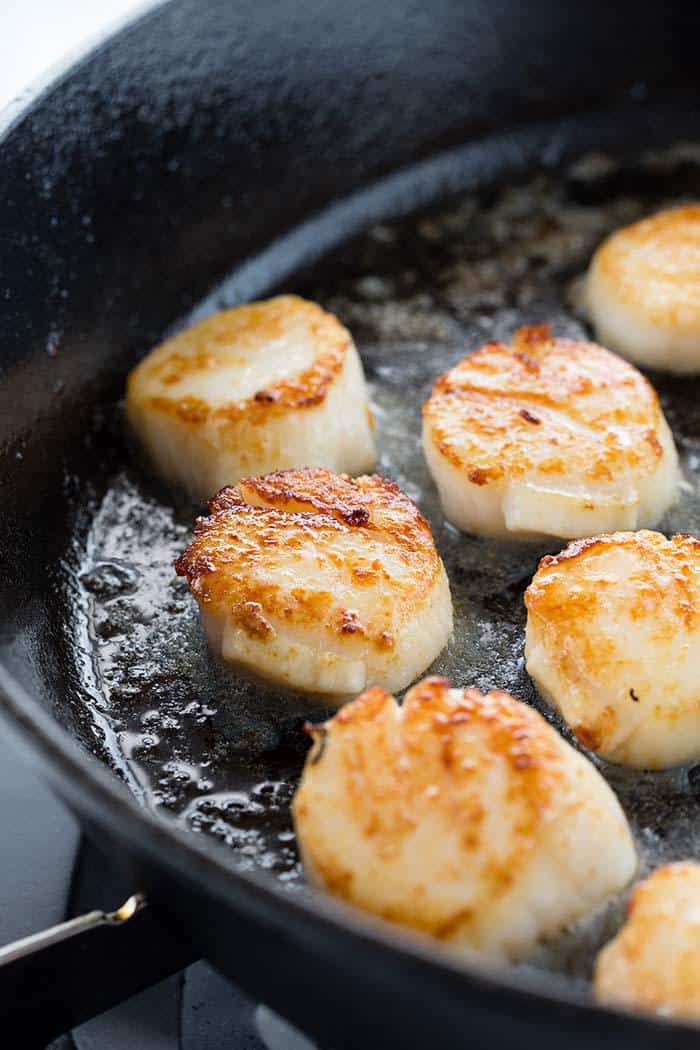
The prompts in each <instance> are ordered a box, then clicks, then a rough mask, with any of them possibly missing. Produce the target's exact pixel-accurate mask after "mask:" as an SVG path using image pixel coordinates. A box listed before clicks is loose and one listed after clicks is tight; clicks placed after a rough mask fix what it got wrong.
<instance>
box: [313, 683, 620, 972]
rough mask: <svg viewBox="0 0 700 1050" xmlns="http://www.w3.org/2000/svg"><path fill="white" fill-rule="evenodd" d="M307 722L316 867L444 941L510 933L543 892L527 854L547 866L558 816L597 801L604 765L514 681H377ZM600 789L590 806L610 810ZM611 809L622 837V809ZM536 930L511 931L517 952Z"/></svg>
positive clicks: (495, 938) (487, 940)
mask: <svg viewBox="0 0 700 1050" xmlns="http://www.w3.org/2000/svg"><path fill="white" fill-rule="evenodd" d="M311 733H312V736H313V738H314V747H313V748H312V751H311V753H310V755H309V758H308V761H307V765H306V768H305V770H304V775H303V777H302V781H301V784H300V787H299V790H298V792H297V795H296V797H295V800H294V805H293V812H294V818H295V824H296V828H297V835H298V838H299V841H300V845H301V847H302V853H303V857H304V862H305V864H306V865H307V867H308V869H309V871H310V873H311V874H312V876H313V878H314V879H315V880H316V881H318V882H320V883H321V884H322V885H323V886H325V887H326V888H327V889H329V890H330V891H331V892H333V893H335V894H337V895H339V896H341V897H343V898H345V899H346V900H348V901H350V902H351V903H353V904H356V905H359V906H360V907H363V908H366V909H367V910H369V911H372V912H374V913H375V914H378V915H380V916H381V917H382V918H385V919H388V920H390V921H392V922H397V923H400V924H403V925H406V926H410V927H413V928H414V929H418V930H420V931H422V932H424V933H427V934H429V935H431V936H433V937H435V938H437V939H439V940H442V941H445V942H455V941H456V942H458V943H461V944H465V943H467V944H470V943H471V944H473V945H474V946H486V945H490V946H491V948H492V949H493V948H494V947H495V948H500V947H502V946H505V945H508V944H509V932H508V928H507V927H508V919H507V916H511V915H515V916H516V918H517V921H518V922H519V921H520V916H518V915H517V907H518V904H517V903H516V902H519V903H520V905H521V906H522V908H523V909H524V910H525V913H526V914H529V910H528V909H529V900H530V898H529V894H531V893H532V892H533V889H534V890H535V892H537V890H536V888H535V887H536V883H537V878H536V877H535V876H534V875H533V874H532V872H533V871H534V870H535V869H533V868H531V867H530V865H531V864H533V865H537V864H542V865H543V867H542V869H541V870H542V871H543V872H544V871H546V870H547V868H546V865H547V861H548V860H549V859H550V858H549V855H548V850H549V849H550V848H552V850H553V852H554V853H556V850H557V849H559V848H560V847H559V846H558V845H557V846H556V847H554V846H553V842H554V839H550V838H549V836H550V834H551V833H552V830H553V828H554V827H555V826H557V825H558V822H559V821H562V822H563V823H564V825H565V826H569V825H570V823H571V822H576V821H578V820H579V819H581V818H582V814H584V813H585V812H586V807H587V806H588V805H589V798H588V792H589V790H590V789H591V781H592V780H593V779H594V778H595V777H596V774H595V773H594V772H593V771H592V770H589V769H587V768H585V767H584V766H583V765H582V763H583V760H582V759H581V758H580V756H578V755H575V754H574V753H573V752H572V751H571V749H570V748H568V745H566V744H564V742H563V741H562V740H561V739H560V738H559V737H558V735H557V734H556V732H555V731H554V730H553V729H552V728H551V726H549V725H547V723H546V722H545V720H544V719H543V718H542V717H541V715H539V714H538V713H537V712H536V711H535V710H534V709H533V708H531V707H528V706H527V705H525V704H522V703H520V702H519V701H517V700H515V699H514V698H513V697H512V696H510V695H509V694H508V693H505V692H502V691H501V690H492V691H490V692H489V693H487V694H485V695H484V694H482V693H481V692H479V690H477V689H465V690H457V689H451V688H450V685H449V682H447V681H446V680H445V679H444V678H438V677H431V678H426V679H424V680H423V681H421V682H419V683H418V684H417V685H415V686H414V687H413V688H412V689H410V690H409V692H408V693H407V695H406V698H405V700H404V703H403V705H402V707H399V706H398V705H397V703H396V701H395V699H394V697H393V696H391V695H390V694H389V693H388V692H386V690H384V689H379V688H373V689H368V690H366V691H365V692H364V693H362V694H361V695H360V696H359V697H358V698H357V700H355V701H353V702H352V703H350V704H347V705H346V706H345V707H343V708H341V710H340V711H339V712H338V713H337V714H336V715H335V716H334V717H333V718H332V719H331V720H329V721H328V722H326V723H324V724H323V725H320V726H316V727H314V728H313V729H311ZM601 789H602V794H601V796H600V798H598V799H597V800H596V801H595V803H594V806H593V807H592V809H591V810H590V812H591V814H593V813H594V814H595V815H596V817H597V818H600V817H601V816H603V817H604V819H605V820H606V821H607V820H608V814H607V812H606V811H605V805H606V804H607V802H604V799H606V800H607V798H608V796H609V792H608V789H607V787H605V786H604V785H603V784H602V782H600V787H598V786H597V784H596V787H595V791H599V790H601ZM611 803H612V806H613V807H615V806H616V804H615V803H614V800H611ZM584 819H585V818H584ZM614 821H618V822H619V825H620V831H621V832H622V834H623V836H626V835H627V832H626V831H625V829H624V818H623V817H622V816H621V814H620V815H619V816H618V817H615V818H614ZM607 827H609V825H606V833H607ZM555 838H556V834H555ZM565 849H566V847H564V850H565ZM625 849H631V847H630V846H628V845H626V846H625ZM422 850H428V853H427V854H426V855H425V856H423V855H422ZM545 857H546V858H547V860H545ZM557 864H558V860H557V859H554V860H553V870H557ZM551 877H552V872H551V870H550V871H549V873H548V874H547V875H543V878H545V879H547V878H549V879H551ZM567 877H568V876H564V878H565V879H566V878H567ZM627 877H628V876H627ZM547 884H548V885H551V883H549V882H548V883H547ZM568 892H569V889H568V887H567V893H568ZM608 892H609V890H608ZM574 896H575V893H574ZM565 907H566V908H568V907H569V905H568V904H567V905H566V906H565ZM577 907H580V905H577ZM584 907H585V906H584ZM513 909H515V910H513ZM575 910H576V909H575V908H574V911H575ZM566 915H567V917H568V918H570V917H571V914H570V913H569V912H566ZM538 921H539V920H534V923H535V925H537V922H538ZM548 921H549V920H548V919H547V918H546V917H545V918H544V920H543V926H544V927H545V928H546V927H547V925H548ZM556 921H557V920H556V919H555V920H554V922H555V924H556ZM530 936H532V934H531V933H528V934H527V935H523V934H522V930H521V932H520V933H519V934H514V936H513V942H512V946H511V947H512V949H513V950H514V951H515V952H516V954H517V952H519V951H522V943H521V941H520V938H521V937H525V939H527V938H529V937H530ZM535 936H536V934H535ZM516 945H517V947H515V946H516ZM509 950H511V949H510V948H507V949H506V951H509Z"/></svg>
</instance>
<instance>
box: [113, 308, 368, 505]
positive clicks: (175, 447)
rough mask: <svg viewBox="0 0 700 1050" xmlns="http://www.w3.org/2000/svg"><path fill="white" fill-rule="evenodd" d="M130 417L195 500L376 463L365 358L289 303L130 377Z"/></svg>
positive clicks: (176, 347) (248, 316)
mask: <svg viewBox="0 0 700 1050" xmlns="http://www.w3.org/2000/svg"><path fill="white" fill-rule="evenodd" d="M126 412H127V418H128V420H129V421H130V424H131V426H132V428H133V430H134V431H135V433H136V434H137V435H138V437H139V438H140V440H141V442H142V444H143V446H144V447H145V449H146V452H147V454H148V457H149V459H150V460H151V462H152V464H153V465H154V467H155V469H156V470H157V471H158V472H159V473H160V474H161V476H162V477H163V478H164V479H165V480H166V481H168V482H170V483H173V484H175V485H177V486H179V487H181V488H183V489H185V490H186V491H187V492H188V493H189V494H190V495H191V496H192V497H193V498H195V499H206V498H208V497H209V496H211V495H212V493H214V492H217V491H218V490H219V489H221V488H222V487H223V486H224V485H232V484H234V483H235V482H237V481H239V480H240V478H242V477H244V476H245V475H247V474H266V473H269V472H271V471H275V470H281V469H284V468H287V467H304V466H322V467H327V468H329V469H331V470H338V471H345V472H347V473H349V474H361V473H363V472H365V471H368V470H371V469H372V467H373V466H374V462H375V450H374V438H373V421H372V414H371V411H370V408H369V403H368V399H367V390H366V387H365V379H364V374H363V371H362V364H361V362H360V358H359V355H358V353H357V350H356V349H355V346H354V344H353V341H352V338H351V336H350V333H349V332H348V331H347V329H345V328H344V327H343V326H342V325H341V324H340V322H339V321H338V320H337V318H336V317H334V316H333V315H332V314H329V313H326V312H325V311H324V310H322V309H321V308H320V307H319V306H317V305H316V304H315V303H311V302H307V301H306V300H304V299H300V298H298V297H297V296H293V295H281V296H277V297H276V298H274V299H269V300H267V301H266V302H259V303H251V304H249V305H247V306H239V307H237V308H235V309H233V310H224V311H222V312H221V313H217V314H215V315H214V316H212V317H208V318H206V319H205V320H204V321H201V322H199V323H198V324H195V325H193V326H192V327H191V328H188V329H186V330H185V331H184V332H182V333H181V334H179V335H176V336H174V337H173V338H172V339H168V340H167V342H165V343H163V344H162V345H161V346H159V347H157V348H156V349H155V350H153V351H152V352H151V353H150V354H148V356H147V357H145V358H144V360H143V361H141V362H140V364H139V365H137V367H136V368H135V369H134V370H133V371H132V372H131V374H130V376H129V379H128V383H127V398H126Z"/></svg>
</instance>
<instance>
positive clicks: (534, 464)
mask: <svg viewBox="0 0 700 1050" xmlns="http://www.w3.org/2000/svg"><path fill="white" fill-rule="evenodd" d="M423 416H424V421H425V424H426V426H427V427H428V429H429V432H430V435H431V438H432V440H433V441H434V443H435V445H436V447H437V449H438V450H439V452H440V453H441V455H442V456H444V457H445V459H446V460H447V461H448V462H449V463H451V464H452V466H453V467H455V468H456V469H458V470H459V471H460V472H461V473H462V474H463V475H464V476H465V477H466V478H467V479H468V480H469V481H470V482H471V483H472V484H475V485H485V484H489V483H491V482H494V481H498V480H499V479H501V478H504V477H510V478H517V477H522V476H523V475H526V474H527V473H528V472H529V471H531V470H532V469H536V471H537V472H538V474H540V475H543V476H544V477H551V479H552V483H553V484H556V482H557V480H558V479H560V478H562V477H564V476H566V475H574V476H577V477H581V478H582V479H588V480H590V481H591V482H603V483H608V482H610V483H613V482H614V480H615V478H616V476H617V475H619V474H620V472H623V471H625V472H626V471H629V470H630V469H632V471H634V472H636V473H638V474H642V475H643V474H646V473H652V472H653V471H654V470H655V469H656V467H657V465H658V462H659V460H660V458H661V456H662V449H661V446H660V444H659V442H658V439H657V438H656V430H657V427H658V426H659V423H660V421H661V419H662V416H661V410H660V407H659V403H658V399H657V397H656V394H655V392H654V390H653V388H652V387H651V386H650V384H649V383H648V382H647V381H646V379H644V377H643V376H642V375H641V374H640V373H639V372H638V371H637V370H636V369H635V368H633V367H632V366H630V365H629V364H627V363H626V362H624V361H622V360H621V359H620V358H618V357H616V356H615V355H613V354H611V353H609V352H608V351H607V350H604V349H603V348H602V347H600V346H597V345H596V344H594V343H588V342H584V341H579V340H571V339H559V338H555V337H553V336H552V335H551V332H550V330H549V327H548V326H547V325H540V326H533V327H530V328H521V329H519V330H518V331H517V332H516V333H515V335H514V337H513V343H512V345H510V346H509V345H506V344H505V343H498V342H491V343H486V344H485V345H484V346H482V347H481V348H480V349H479V350H477V351H476V352H475V353H473V354H471V355H469V356H468V357H466V358H464V360H463V361H461V362H460V363H459V364H457V365H456V366H455V367H454V368H453V369H452V370H451V371H449V372H447V373H446V374H445V375H443V376H440V377H439V378H438V379H437V380H436V381H435V384H434V386H433V392H432V394H431V397H430V398H429V399H428V401H427V402H426V403H425V405H424V406H423ZM621 426H622V427H624V430H625V435H624V437H622V436H621V435H620V428H621Z"/></svg>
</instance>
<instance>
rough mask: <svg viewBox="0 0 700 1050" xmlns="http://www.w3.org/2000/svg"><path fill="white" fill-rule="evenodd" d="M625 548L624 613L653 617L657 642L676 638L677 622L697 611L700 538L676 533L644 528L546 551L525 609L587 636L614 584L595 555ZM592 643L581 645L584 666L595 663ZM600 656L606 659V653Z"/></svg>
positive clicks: (691, 621) (693, 619)
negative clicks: (628, 569) (630, 563)
mask: <svg viewBox="0 0 700 1050" xmlns="http://www.w3.org/2000/svg"><path fill="white" fill-rule="evenodd" d="M625 550H628V551H629V552H630V553H631V554H632V555H633V557H634V559H635V561H634V570H633V574H630V575H628V576H627V577H626V581H625V583H626V586H625V588H624V591H623V593H622V600H623V601H624V608H625V612H626V614H627V615H628V616H631V617H632V618H633V619H635V618H639V619H643V618H650V617H655V618H656V628H655V637H656V638H657V639H658V640H659V641H664V640H666V639H671V638H673V637H675V635H676V634H677V631H678V621H679V620H680V621H681V622H683V623H684V624H685V625H686V626H687V627H688V628H691V627H693V626H694V625H695V624H696V623H697V618H698V613H699V612H700V609H699V605H700V539H698V537H697V536H684V535H677V536H673V537H672V538H671V539H670V540H669V539H666V537H665V536H663V535H662V534H661V533H660V532H651V531H649V530H648V529H642V530H640V531H639V532H616V533H613V534H612V535H609V536H591V537H590V538H588V539H584V540H576V541H574V542H573V543H570V544H568V545H567V546H566V547H565V548H564V550H563V551H560V553H559V554H554V555H551V554H548V555H546V556H545V557H544V558H542V560H541V561H540V563H539V566H538V569H537V572H536V574H535V576H534V577H533V579H532V582H531V583H530V586H529V587H528V588H527V590H526V591H525V605H526V606H527V610H528V613H531V614H532V615H534V616H540V617H542V618H543V619H546V621H547V623H548V624H549V625H550V626H551V627H552V628H553V629H557V628H559V629H561V630H562V631H565V632H566V633H567V635H568V636H569V637H576V638H578V637H579V635H580V638H581V639H584V638H588V637H589V636H590V632H589V624H590V623H591V622H593V621H595V620H596V619H597V617H598V615H599V612H600V609H601V608H602V607H607V606H608V605H609V603H610V601H611V598H612V596H613V593H614V591H615V590H616V584H617V582H618V581H617V580H616V579H614V578H613V577H612V576H611V575H610V572H609V571H608V567H607V566H606V565H605V563H603V562H599V561H598V560H597V555H599V554H605V553H606V552H617V551H620V552H624V551H625ZM576 562H577V563H578V564H574V563H576ZM562 568H563V570H564V571H563V572H562V571H559V570H560V569H562ZM596 646H597V640H596V639H595V638H594V639H592V641H591V644H590V646H587V647H586V666H587V667H589V669H592V667H594V666H595V661H596V654H595V650H596ZM601 656H603V658H604V659H607V653H603V654H601ZM590 661H594V663H593V665H592V664H591V662H590Z"/></svg>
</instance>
